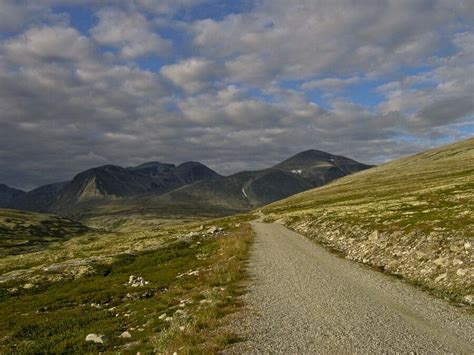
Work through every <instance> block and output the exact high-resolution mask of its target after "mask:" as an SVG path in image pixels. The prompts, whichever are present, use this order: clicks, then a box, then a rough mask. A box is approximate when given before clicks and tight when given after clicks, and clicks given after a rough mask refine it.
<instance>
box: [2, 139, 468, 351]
mask: <svg viewBox="0 0 474 355" xmlns="http://www.w3.org/2000/svg"><path fill="white" fill-rule="evenodd" d="M473 158H474V139H469V140H466V141H461V142H458V143H455V144H452V145H448V146H444V147H440V148H437V149H434V150H430V151H427V152H423V153H420V154H417V155H414V156H411V157H407V158H403V159H400V160H395V161H393V162H389V163H386V164H383V165H380V166H377V167H370V166H367V165H364V164H360V163H357V162H355V161H353V160H350V159H348V158H344V157H338V156H334V155H331V154H328V153H324V152H320V151H316V150H309V151H306V152H302V153H300V154H297V155H295V156H293V157H291V158H289V159H287V160H285V161H283V162H282V163H280V164H277V165H275V166H273V167H271V168H268V169H263V170H259V171H249V172H241V173H237V174H234V175H231V176H227V177H223V176H220V175H217V173H214V172H212V170H210V169H208V168H207V167H205V166H203V165H202V164H199V163H192V164H184V168H179V167H180V166H181V165H179V166H178V167H176V166H175V165H172V164H162V163H156V162H154V163H149V164H145V165H141V166H138V167H136V168H128V169H123V168H117V167H111V166H105V167H100V168H94V169H91V170H88V171H86V172H84V173H81V174H79V175H77V176H76V177H75V178H74V179H73V180H72V182H69V183H60V184H58V185H53V186H47V187H41V188H39V189H35V190H33V191H31V192H28V193H20V194H19V195H18V196H17V197H15V198H16V199H17V200H16V201H17V203H18V204H19V205H20V204H22V205H23V206H25V205H28V206H33V207H34V208H32V209H36V207H37V206H39V205H41V206H43V207H42V208H44V206H49V207H47V208H46V209H47V210H51V211H59V209H60V208H64V210H63V211H64V213H61V214H54V213H51V212H49V213H44V212H45V211H43V212H41V213H39V212H29V211H22V210H15V209H11V208H10V209H0V232H1V242H2V244H1V245H0V252H1V257H0V329H1V331H0V352H6V353H8V352H19V353H44V352H47V353H59V352H67V353H85V352H125V353H136V352H137V351H140V352H143V351H145V352H158V353H171V354H172V353H174V352H177V353H218V352H220V351H225V352H230V353H242V352H245V353H247V352H248V353H252V352H255V351H261V352H267V351H283V352H288V351H290V352H291V351H292V349H295V347H296V348H297V349H299V351H301V352H307V351H316V350H317V349H325V350H327V351H332V350H334V349H338V350H339V351H343V352H345V351H369V352H373V351H382V350H387V349H390V350H393V351H421V352H423V351H443V352H444V351H448V352H450V351H453V352H466V351H467V352H469V351H468V350H469V349H471V348H472V347H473V344H472V343H471V342H470V340H469V336H468V334H470V333H471V330H472V329H471V328H472V323H471V322H470V320H471V319H472V309H473V303H472V295H473V293H474V289H473V287H474V283H473V277H474V275H473V253H472V243H473V239H472V238H473V237H472V236H473V229H472V228H473V226H474V223H473V222H474V221H473V219H472V216H473V204H472V201H473V195H472V193H473V191H474V189H473V187H474V185H473V183H474V182H473V176H474V171H473V170H472V169H473V168H472V167H473V166H474V164H473V163H474V159H473ZM178 168H179V169H178ZM137 171H139V172H137ZM183 171H185V172H183ZM150 181H151V182H153V183H156V184H150ZM158 182H160V183H158ZM15 194H17V193H15ZM28 194H29V196H28ZM9 196H12V194H11V193H9ZM9 198H10V203H12V202H11V201H12V200H11V197H9ZM35 199H37V200H35ZM18 201H19V202H18ZM28 201H30V202H31V201H37V202H38V203H37V204H31V203H30V202H28ZM46 202H47V203H46ZM10 206H12V205H10ZM61 206H62V207H61ZM56 209H58V210H56ZM256 219H258V221H255V220H256ZM283 225H284V226H286V227H287V228H290V229H291V230H293V231H289V230H287V229H286V228H285V227H284V226H283ZM296 232H297V233H296ZM303 236H305V237H306V238H305V237H303ZM328 251H330V252H332V254H331V253H328ZM344 259H345V260H344ZM354 262H356V263H354ZM361 264H362V265H361ZM370 269H371V270H370ZM377 271H381V272H383V273H385V274H386V275H383V274H382V273H380V272H377ZM392 276H396V278H394V277H392ZM397 279H398V280H397ZM361 280H362V281H361ZM282 285H285V286H284V287H282ZM421 304H423V307H422V306H421ZM454 306H456V307H454ZM423 308H426V309H427V310H423ZM328 309H333V310H332V311H331V312H327V310H328ZM325 310H326V311H325ZM437 313H439V314H440V316H438V315H437ZM364 314H366V315H369V316H368V317H369V318H370V319H371V320H368V318H367V319H366V318H363V317H362V318H361V319H363V321H361V320H360V319H358V318H357V317H358V316H359V315H361V316H362V315H364ZM370 315H373V316H370ZM371 317H372V318H371ZM314 319H317V320H318V322H316V323H314V322H313V320H314ZM380 320H385V321H383V322H382V323H383V324H382V323H380ZM372 321H373V322H375V323H373V322H372ZM361 322H362V323H361ZM445 322H448V323H449V324H451V326H450V327H448V328H449V331H448V330H447V329H444V328H443V324H444V323H445ZM453 322H454V323H455V322H458V323H459V322H461V323H462V326H458V325H455V324H454V323H453ZM461 323H459V324H461ZM316 324H324V328H325V330H323V329H322V328H321V327H316V328H315V325H316ZM374 324H378V325H377V327H376V329H375V328H373V325H374ZM295 327H296V328H298V329H300V328H301V329H302V330H300V331H298V332H295ZM406 329H410V332H409V334H411V335H410V336H407V334H408V333H407V331H406ZM282 339H286V340H285V341H284V342H282ZM422 339H424V340H422ZM380 344H385V345H384V347H380Z"/></svg>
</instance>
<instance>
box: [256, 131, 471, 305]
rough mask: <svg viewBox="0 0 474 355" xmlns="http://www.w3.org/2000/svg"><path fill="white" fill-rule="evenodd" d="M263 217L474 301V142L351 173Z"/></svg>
mask: <svg viewBox="0 0 474 355" xmlns="http://www.w3.org/2000/svg"><path fill="white" fill-rule="evenodd" d="M263 211H264V212H265V213H266V214H269V215H271V216H272V218H274V219H281V220H282V221H283V222H284V223H285V224H287V225H289V226H290V227H292V228H294V229H297V230H299V231H300V232H302V233H304V234H306V235H308V236H310V237H312V238H314V239H316V240H318V241H319V242H321V243H324V244H326V245H328V246H330V247H331V248H333V249H336V250H338V251H339V252H342V253H343V254H344V255H346V256H347V257H348V258H350V259H353V260H357V261H360V262H363V263H366V264H369V265H372V266H376V267H378V268H381V269H383V270H385V271H387V272H390V273H394V274H397V275H400V276H402V277H405V278H407V279H409V280H411V281H413V282H416V283H420V284H422V285H424V286H426V287H428V288H430V289H433V290H436V291H439V292H442V293H444V294H447V295H448V296H452V297H454V298H459V296H462V297H463V298H464V301H466V302H468V303H470V302H471V301H472V299H473V294H474V286H473V278H474V275H473V253H472V245H473V244H474V242H473V236H474V139H468V140H465V141H461V142H458V143H455V144H451V145H447V146H444V147H440V148H437V149H433V150H430V151H427V152H423V153H420V154H416V155H414V156H411V157H407V158H403V159H399V160H396V161H393V162H390V163H387V164H384V165H381V166H378V167H375V168H372V169H369V170H365V171H362V172H359V173H356V174H353V175H349V176H347V177H344V178H341V179H339V180H337V181H335V182H333V183H330V184H328V185H326V186H323V187H321V188H317V189H313V190H310V191H307V192H303V193H301V194H298V195H295V196H292V197H290V198H288V199H286V200H283V201H279V202H276V203H274V204H271V205H269V206H267V207H265V208H264V209H263Z"/></svg>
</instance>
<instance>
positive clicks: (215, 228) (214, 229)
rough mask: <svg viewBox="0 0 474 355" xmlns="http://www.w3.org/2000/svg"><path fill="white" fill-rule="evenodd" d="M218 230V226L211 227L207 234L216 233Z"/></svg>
mask: <svg viewBox="0 0 474 355" xmlns="http://www.w3.org/2000/svg"><path fill="white" fill-rule="evenodd" d="M216 232H217V227H211V228H209V229H208V230H207V234H214V233H216Z"/></svg>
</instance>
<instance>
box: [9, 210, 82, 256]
mask: <svg viewBox="0 0 474 355" xmlns="http://www.w3.org/2000/svg"><path fill="white" fill-rule="evenodd" d="M88 230H89V228H87V227H85V226H84V225H82V224H80V223H78V222H76V221H73V220H70V219H68V218H64V217H61V216H57V215H51V214H41V213H34V212H27V211H18V210H11V209H0V256H4V255H10V254H22V253H26V252H32V251H37V250H40V249H42V248H44V247H46V246H47V245H48V244H50V243H52V242H55V241H59V240H64V239H68V238H71V237H74V236H77V235H80V234H82V233H85V232H86V231H88Z"/></svg>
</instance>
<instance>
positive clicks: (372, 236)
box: [369, 231, 379, 242]
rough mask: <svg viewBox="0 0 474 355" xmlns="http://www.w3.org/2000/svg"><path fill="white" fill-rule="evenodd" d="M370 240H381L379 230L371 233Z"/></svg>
mask: <svg viewBox="0 0 474 355" xmlns="http://www.w3.org/2000/svg"><path fill="white" fill-rule="evenodd" d="M369 240H370V241H371V242H376V241H377V240H379V232H377V231H373V232H372V234H371V235H369Z"/></svg>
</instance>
